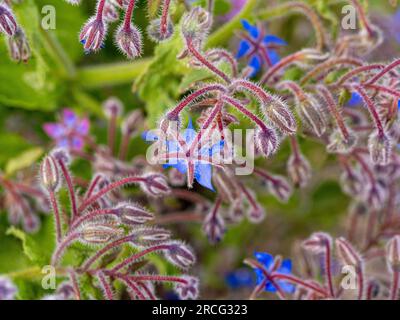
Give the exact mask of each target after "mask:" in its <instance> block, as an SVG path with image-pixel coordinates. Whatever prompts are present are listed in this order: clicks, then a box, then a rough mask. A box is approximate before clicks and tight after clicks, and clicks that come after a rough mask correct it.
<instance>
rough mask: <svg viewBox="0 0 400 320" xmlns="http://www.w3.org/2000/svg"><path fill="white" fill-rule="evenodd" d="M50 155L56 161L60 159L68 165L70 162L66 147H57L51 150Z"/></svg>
mask: <svg viewBox="0 0 400 320" xmlns="http://www.w3.org/2000/svg"><path fill="white" fill-rule="evenodd" d="M51 155H52V156H53V158H54V159H56V160H57V161H61V162H63V163H64V164H66V165H68V164H70V163H71V156H70V154H69V152H68V149H65V148H57V149H54V150H53V151H51Z"/></svg>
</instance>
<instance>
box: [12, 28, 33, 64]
mask: <svg viewBox="0 0 400 320" xmlns="http://www.w3.org/2000/svg"><path fill="white" fill-rule="evenodd" d="M8 50H9V52H10V57H11V59H12V60H14V61H16V62H21V61H22V62H27V61H28V60H29V58H30V57H31V50H30V48H29V43H28V40H27V39H26V37H25V34H24V32H23V31H22V30H21V29H20V28H18V29H17V31H16V32H15V33H14V35H13V36H10V37H8Z"/></svg>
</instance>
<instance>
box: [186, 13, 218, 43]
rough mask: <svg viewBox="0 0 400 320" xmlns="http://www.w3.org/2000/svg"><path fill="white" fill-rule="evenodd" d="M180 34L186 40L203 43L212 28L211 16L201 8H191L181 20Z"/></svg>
mask: <svg viewBox="0 0 400 320" xmlns="http://www.w3.org/2000/svg"><path fill="white" fill-rule="evenodd" d="M182 19H183V20H182V21H183V22H182V27H181V28H182V34H183V36H184V37H185V38H186V39H190V40H198V41H200V42H201V41H203V40H204V39H205V38H206V37H207V34H208V32H209V31H210V29H211V26H212V15H211V14H210V13H209V12H208V11H206V10H204V9H203V8H201V7H195V8H193V9H192V10H191V11H190V12H189V13H186V14H185V15H184V17H183V18H182Z"/></svg>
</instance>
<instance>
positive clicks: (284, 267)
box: [254, 252, 294, 293]
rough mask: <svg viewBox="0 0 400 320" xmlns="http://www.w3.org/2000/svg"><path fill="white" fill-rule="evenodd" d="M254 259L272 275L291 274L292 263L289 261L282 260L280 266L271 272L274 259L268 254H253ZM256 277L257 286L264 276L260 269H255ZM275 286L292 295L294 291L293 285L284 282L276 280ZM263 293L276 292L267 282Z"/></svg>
mask: <svg viewBox="0 0 400 320" xmlns="http://www.w3.org/2000/svg"><path fill="white" fill-rule="evenodd" d="M254 257H255V258H256V259H257V261H258V262H259V263H261V264H262V265H263V266H264V267H265V269H266V270H268V271H270V272H274V273H279V274H291V273H292V261H291V260H290V259H284V260H282V263H281V265H280V266H279V268H278V269H277V270H272V267H273V265H274V260H275V259H274V257H273V256H272V255H270V254H269V253H265V252H255V253H254ZM255 272H256V276H257V281H256V283H257V285H259V284H260V283H262V282H263V281H264V279H265V277H264V274H263V272H262V270H261V269H259V268H255ZM276 284H277V285H279V287H280V288H281V289H282V290H283V291H285V292H288V293H292V292H293V291H294V285H293V284H291V283H289V282H287V281H285V280H276ZM265 291H269V292H276V288H275V286H274V285H273V284H272V283H271V282H269V281H267V283H266V284H265Z"/></svg>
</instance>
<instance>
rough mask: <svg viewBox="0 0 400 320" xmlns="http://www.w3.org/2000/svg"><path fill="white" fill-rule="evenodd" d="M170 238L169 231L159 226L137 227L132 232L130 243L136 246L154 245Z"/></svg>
mask: <svg viewBox="0 0 400 320" xmlns="http://www.w3.org/2000/svg"><path fill="white" fill-rule="evenodd" d="M170 238H171V232H169V231H168V230H165V229H161V228H153V227H139V228H135V229H134V230H133V232H132V240H131V243H133V244H134V245H137V246H154V245H157V244H160V243H162V242H165V241H167V240H169V239H170Z"/></svg>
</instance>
